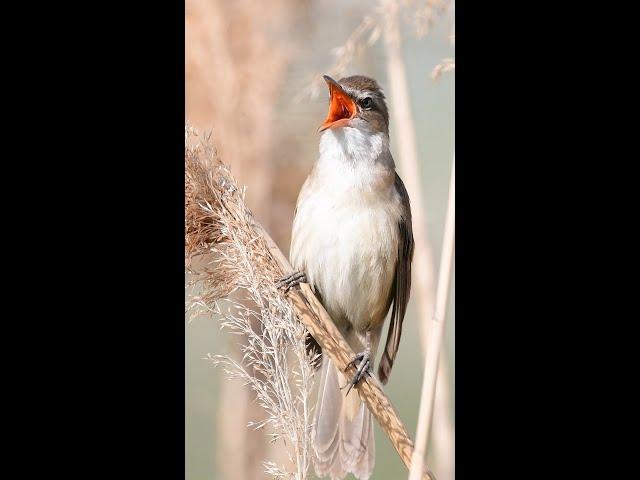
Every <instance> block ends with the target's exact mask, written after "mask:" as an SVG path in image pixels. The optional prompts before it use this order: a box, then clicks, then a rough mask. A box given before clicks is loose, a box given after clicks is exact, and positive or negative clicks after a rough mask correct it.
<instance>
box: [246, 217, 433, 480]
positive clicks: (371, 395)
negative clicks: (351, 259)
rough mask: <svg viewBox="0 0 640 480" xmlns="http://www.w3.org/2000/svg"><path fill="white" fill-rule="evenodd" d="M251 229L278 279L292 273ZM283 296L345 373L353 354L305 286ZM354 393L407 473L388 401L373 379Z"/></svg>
mask: <svg viewBox="0 0 640 480" xmlns="http://www.w3.org/2000/svg"><path fill="white" fill-rule="evenodd" d="M253 227H254V228H255V230H256V232H257V233H258V234H260V235H261V236H262V237H263V239H264V240H265V243H266V245H267V248H268V249H269V252H270V253H271V256H272V257H273V259H274V260H275V261H276V263H277V264H278V266H279V267H280V270H281V274H282V276H284V275H287V274H289V273H292V272H293V268H291V265H290V264H289V261H288V260H287V259H286V257H285V256H284V254H283V253H282V252H281V251H280V249H279V248H278V246H277V245H276V244H275V242H274V241H273V240H272V239H271V237H270V236H269V234H268V233H267V232H266V231H265V230H264V228H262V226H261V225H260V224H259V223H258V222H257V221H255V220H254V223H253ZM287 295H288V297H289V299H290V300H291V303H292V304H293V307H294V310H295V312H296V315H297V316H298V318H299V320H300V321H301V322H302V323H304V325H305V326H306V327H307V329H308V330H309V332H310V333H311V335H312V336H313V338H314V339H315V340H316V341H317V342H318V344H320V346H321V347H322V353H323V355H324V354H326V355H329V358H330V359H331V361H332V362H333V363H334V365H335V366H336V367H337V368H338V369H339V370H345V369H346V368H347V364H348V363H349V361H350V360H351V359H352V358H353V357H354V356H355V353H354V352H353V350H352V349H351V347H350V346H349V344H348V343H347V342H346V340H345V339H344V338H343V337H342V335H341V334H340V332H339V330H338V328H337V327H336V326H335V324H334V323H333V320H331V317H329V314H328V313H327V312H326V310H325V309H324V307H323V306H322V304H321V303H320V301H319V300H318V299H317V298H316V296H315V295H314V294H313V292H312V290H311V288H310V287H309V285H307V284H305V283H303V284H300V288H299V289H297V288H294V289H291V290H289V293H288V294H287ZM355 370H356V368H355V367H354V366H350V367H349V369H347V372H348V375H353V374H354V373H355ZM355 389H356V390H357V391H358V394H359V395H360V398H361V399H362V401H363V402H364V403H365V404H366V405H367V407H368V408H369V410H370V411H371V413H372V414H373V416H374V417H375V419H376V420H377V421H378V423H379V424H380V426H381V427H382V429H383V430H384V431H385V433H386V434H387V435H388V436H389V440H391V444H392V445H393V446H394V448H395V449H396V451H397V452H398V455H399V456H400V459H401V460H402V462H403V463H404V465H405V466H406V467H407V469H409V468H410V466H411V458H412V454H413V448H414V446H413V441H412V440H411V438H410V437H409V434H408V433H407V429H406V428H405V426H404V424H403V423H402V421H401V420H400V418H399V417H398V414H397V412H396V410H395V408H394V407H393V405H392V403H391V401H390V400H389V397H387V395H386V394H385V393H384V391H383V390H382V386H381V385H380V382H379V381H378V380H377V379H376V378H374V377H366V378H364V379H362V380H361V381H360V383H359V384H358V385H357V386H356V387H355ZM422 478H423V479H426V480H435V477H434V476H433V474H432V473H431V472H430V471H429V470H428V469H425V470H424V471H423V475H422Z"/></svg>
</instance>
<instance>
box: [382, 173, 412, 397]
mask: <svg viewBox="0 0 640 480" xmlns="http://www.w3.org/2000/svg"><path fill="white" fill-rule="evenodd" d="M395 187H396V190H397V191H398V194H399V195H400V200H401V202H402V216H401V218H400V222H399V223H398V229H399V237H398V260H397V262H396V273H395V278H394V281H393V286H392V290H391V295H392V297H393V299H392V300H393V309H392V310H391V321H390V323H389V333H388V334H387V344H386V345H385V348H384V353H383V354H382V359H381V360H380V367H379V368H378V377H379V378H380V381H381V382H382V383H383V384H386V383H387V381H388V380H389V374H390V373H391V367H393V361H394V360H395V358H396V353H397V352H398V345H399V344H400V335H401V333H402V321H403V320H404V314H405V312H406V311H407V303H409V294H410V292H411V260H412V259H413V230H412V227H411V206H410V204H409V195H408V194H407V190H406V189H405V188H404V183H402V180H401V179H400V177H399V176H398V174H397V173H396V178H395Z"/></svg>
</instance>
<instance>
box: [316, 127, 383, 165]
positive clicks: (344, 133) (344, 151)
mask: <svg viewBox="0 0 640 480" xmlns="http://www.w3.org/2000/svg"><path fill="white" fill-rule="evenodd" d="M388 150H389V137H388V136H387V135H386V134H384V133H382V132H376V133H369V132H366V131H363V130H361V129H359V128H352V127H344V128H338V129H335V130H334V129H328V130H325V132H324V133H323V134H322V137H320V161H321V162H322V161H323V160H328V159H330V161H332V162H340V161H342V162H345V163H347V164H356V165H358V164H367V165H371V164H372V163H374V162H375V161H376V160H377V159H378V158H379V157H380V155H382V153H383V152H385V151H388Z"/></svg>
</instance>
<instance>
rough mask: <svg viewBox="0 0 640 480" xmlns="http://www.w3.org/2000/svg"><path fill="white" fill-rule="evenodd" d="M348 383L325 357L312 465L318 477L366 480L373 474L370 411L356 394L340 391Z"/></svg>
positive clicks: (373, 449) (373, 454)
mask: <svg viewBox="0 0 640 480" xmlns="http://www.w3.org/2000/svg"><path fill="white" fill-rule="evenodd" d="M346 382H347V379H346V377H344V375H342V373H340V372H338V370H337V369H336V368H335V366H334V365H333V363H331V361H330V360H329V359H328V358H327V357H324V358H323V360H322V371H321V377H320V385H319V390H318V403H317V405H316V421H315V427H314V448H315V456H314V460H315V461H314V466H315V471H316V474H317V475H318V476H320V477H322V476H327V475H328V476H330V477H331V479H332V480H337V479H342V478H344V477H345V476H346V475H347V473H349V472H351V473H353V474H354V475H355V477H356V478H358V479H360V480H367V479H368V478H369V477H370V476H371V473H372V472H373V466H374V461H375V442H374V438H373V431H374V428H373V420H372V418H371V412H369V410H368V409H367V407H366V406H365V405H364V404H363V403H362V401H361V400H360V397H359V396H358V394H357V392H355V391H353V390H352V391H351V392H350V393H349V395H348V396H347V397H345V396H344V395H345V391H346V390H342V391H341V390H340V386H344V385H345V384H346Z"/></svg>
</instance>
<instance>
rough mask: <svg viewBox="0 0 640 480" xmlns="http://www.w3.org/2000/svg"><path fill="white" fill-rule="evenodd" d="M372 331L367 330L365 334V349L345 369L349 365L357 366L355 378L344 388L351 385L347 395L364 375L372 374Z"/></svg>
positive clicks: (346, 368) (347, 367)
mask: <svg viewBox="0 0 640 480" xmlns="http://www.w3.org/2000/svg"><path fill="white" fill-rule="evenodd" d="M371 360H372V358H371V332H370V331H369V330H367V333H366V334H365V349H364V351H362V352H360V353H358V354H356V356H355V357H353V360H351V361H350V362H349V363H347V366H346V367H345V369H344V371H345V372H346V371H347V370H348V369H349V367H351V366H354V367H356V373H355V374H354V375H353V378H352V379H351V380H350V381H349V382H348V383H347V384H346V385H345V386H344V387H342V388H345V387H347V386H348V387H349V389H348V390H347V393H346V395H349V392H350V391H351V389H352V388H353V387H354V386H355V385H356V384H357V383H358V382H359V381H360V379H361V378H362V377H364V376H365V375H371Z"/></svg>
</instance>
